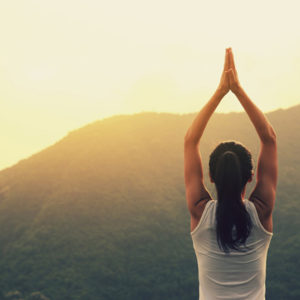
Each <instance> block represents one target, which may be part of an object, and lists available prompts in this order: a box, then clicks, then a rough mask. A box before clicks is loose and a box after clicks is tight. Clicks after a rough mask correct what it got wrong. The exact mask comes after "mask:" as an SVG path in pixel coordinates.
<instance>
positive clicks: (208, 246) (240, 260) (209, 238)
mask: <svg viewBox="0 0 300 300" xmlns="http://www.w3.org/2000/svg"><path fill="white" fill-rule="evenodd" d="M217 203H218V202H217V201H216V200H210V201H208V202H207V204H206V206H205V209H204V211H203V214H202V217H201V219H200V221H199V223H198V225H197V227H196V228H195V229H194V230H193V231H192V232H191V237H192V240H193V246H194V249H195V254H196V257H197V263H198V277H199V298H200V299H201V300H217V299H232V300H234V299H247V300H251V299H253V300H254V299H255V300H263V299H265V280H266V260H267V252H268V248H269V245H270V241H271V238H272V236H273V233H272V232H268V231H267V230H266V229H265V228H264V227H263V226H262V224H261V222H260V220H259V217H258V214H257V211H256V208H255V206H254V204H253V203H252V202H251V201H249V200H248V199H245V200H244V204H245V207H246V209H247V211H248V213H249V214H250V217H251V220H252V223H253V227H252V230H251V233H250V235H249V237H248V239H247V241H246V246H248V247H249V249H245V252H240V251H236V250H231V251H230V253H229V254H226V253H225V252H224V251H222V250H220V248H219V246H218V243H217V239H216V208H217ZM241 248H242V249H243V247H241Z"/></svg>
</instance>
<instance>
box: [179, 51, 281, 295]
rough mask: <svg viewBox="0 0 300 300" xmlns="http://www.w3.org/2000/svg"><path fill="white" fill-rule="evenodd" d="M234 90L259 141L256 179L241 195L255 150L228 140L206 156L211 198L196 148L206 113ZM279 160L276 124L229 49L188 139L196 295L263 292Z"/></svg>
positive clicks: (186, 169) (249, 176)
mask: <svg viewBox="0 0 300 300" xmlns="http://www.w3.org/2000/svg"><path fill="white" fill-rule="evenodd" d="M229 90H231V91H232V92H233V93H234V94H235V95H236V97H237V98H238V100H239V101H240V103H241V105H242V106H243V108H244V109H245V111H246V113H247V115H248V116H249V118H250V120H251V122H252V123H253V125H254V127H255V129H256V131H257V133H258V136H259V139H260V142H261V143H260V154H259V158H258V166H257V176H256V186H255V188H254V190H253V192H252V193H251V195H250V197H249V199H244V196H245V189H246V184H247V182H250V181H251V180H252V177H253V170H252V168H253V165H252V158H251V154H250V152H249V151H248V150H247V149H246V148H245V146H244V145H243V144H241V143H239V142H236V141H224V142H222V143H220V144H219V145H218V146H217V147H216V148H215V150H214V151H213V152H212V153H211V155H210V160H209V175H210V180H211V182H214V183H215V186H216V190H217V200H213V199H212V197H211V196H210V194H209V192H208V190H207V189H206V187H205V185H204V182H203V170H202V163H201V157H200V153H199V151H198V147H199V143H200V139H201V136H202V134H203V131H204V129H205V127H206V124H207V122H208V120H209V118H210V117H211V115H212V114H213V112H214V110H215V109H216V107H217V106H218V104H219V103H220V101H221V100H222V98H223V97H224V96H225V95H226V94H227V93H228V92H229ZM277 165H278V163H277V146H276V134H275V132H274V129H273V128H272V126H271V124H270V123H269V121H268V120H267V118H266V117H265V116H264V114H263V113H262V112H261V110H260V109H259V108H258V107H257V106H256V105H255V104H254V103H253V102H252V101H251V100H250V99H249V97H248V96H247V94H246V93H245V91H244V90H243V88H242V87H241V84H240V82H239V80H238V76H237V71H236V68H235V64H234V59H233V54H232V49H231V48H227V49H226V55H225V63H224V70H223V73H222V77H221V80H220V83H219V86H218V88H217V90H216V92H215V93H214V94H213V96H212V98H211V99H210V100H209V101H208V103H207V104H206V105H205V106H204V107H203V108H202V110H201V111H200V112H199V113H198V115H197V116H196V118H195V120H194V121H193V123H192V125H191V126H190V128H189V129H188V131H187V133H186V135H185V139H184V178H185V186H186V200H187V205H188V209H189V212H190V216H191V237H192V241H193V246H194V250H195V254H196V258H197V263H198V277H199V299H201V300H216V299H231V300H233V299H247V300H249V299H253V300H261V299H265V279H266V259H267V252H268V248H269V244H270V241H271V238H272V236H273V233H272V231H273V223H272V212H273V208H274V203H275V195H276V185H277Z"/></svg>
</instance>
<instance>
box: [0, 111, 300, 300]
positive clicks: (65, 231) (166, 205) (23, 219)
mask: <svg viewBox="0 0 300 300" xmlns="http://www.w3.org/2000/svg"><path fill="white" fill-rule="evenodd" d="M195 116H196V113H193V114H183V115H179V114H178V115H177V114H168V113H153V112H144V113H138V114H134V115H116V116H113V117H110V118H106V119H103V120H99V121H96V122H93V123H90V124H88V125H87V126H85V127H82V128H80V129H77V130H74V131H72V132H70V133H69V134H68V135H67V136H66V137H64V138H63V139H61V140H59V141H58V142H57V143H55V144H53V145H52V146H50V147H48V148H46V149H44V150H43V151H41V152H39V153H36V154H34V155H32V156H31V157H29V158H27V159H24V160H22V161H20V162H19V163H18V164H16V165H14V166H12V167H9V168H6V169H4V170H2V171H1V172H0V228H1V232H0V251H1V257H0V270H1V272H0V291H1V292H2V294H3V295H4V294H6V293H7V292H9V291H19V292H20V293H22V295H23V296H24V297H25V298H26V297H27V295H29V294H30V293H32V292H34V291H40V292H41V293H43V294H44V295H45V296H47V297H48V298H49V299H51V300H60V299H63V300H68V299H70V300H71V299H72V300H76V299H84V300H89V299H93V300H94V299H95V300H98V299H101V300H102V299H105V300H110V299H111V300H119V299H120V300H129V299H130V300H133V299H141V300H147V299H151V300H157V299H164V300H165V299H172V300H175V299H178V300H179V299H180V300H184V299H189V300H191V299H194V300H196V299H198V298H197V297H198V282H197V278H198V277H197V265H196V258H195V255H194V252H193V248H192V241H191V238H190V233H189V229H190V228H189V225H190V224H189V214H188V211H187V207H186V200H185V190H184V179H183V137H184V134H185V132H186V130H187V128H188V127H189V126H190V125H191V123H192V121H193V119H194V118H195ZM267 117H268V119H269V120H270V121H271V123H272V125H273V127H274V128H275V131H276V133H277V140H278V157H279V179H278V188H277V197H276V206H275V211H274V236H273V239H272V242H271V246H270V250H269V256H268V262H267V299H272V300H275V299H276V300H281V299H282V300H289V299H300V286H299V280H300V264H299V253H300V235H299V229H300V221H299V220H300V219H299V212H300V208H299V207H300V202H299V199H300V185H299V182H300V174H299V166H300V163H299V162H300V161H299V160H300V157H299V149H300V148H299V146H300V122H299V119H300V105H297V106H294V107H291V108H289V109H284V110H283V109H279V110H276V111H273V112H270V113H268V114H267ZM230 139H234V140H238V141H240V142H242V143H243V144H244V145H246V146H247V147H248V148H249V149H250V151H251V152H252V154H253V158H254V161H255V164H256V163H257V155H258V151H259V139H258V137H257V134H256V132H255V129H254V127H253V125H252V124H251V122H250V120H249V119H248V117H247V115H246V114H245V113H244V112H243V113H229V114H217V113H216V114H214V115H213V116H212V118H211V120H210V121H209V123H208V125H207V129H206V131H205V133H204V135H203V138H202V143H201V148H200V151H201V156H202V160H203V164H204V172H205V176H206V177H205V178H206V180H205V183H206V185H207V186H208V188H209V190H210V191H211V193H212V194H213V196H214V197H215V196H216V193H215V190H214V186H213V185H212V184H211V183H210V182H209V180H208V167H207V166H208V156H209V154H210V152H211V151H212V150H213V148H214V147H215V146H216V145H217V144H218V143H219V142H220V141H222V140H230ZM255 168H256V166H255ZM254 183H255V180H253V182H251V184H250V185H249V186H248V188H247V192H246V197H247V196H248V195H249V194H250V192H251V190H252V188H253V186H254ZM3 297H4V296H3ZM10 299H12V298H10ZM26 299H27V298H26ZM28 299H29V298H28ZM30 299H31V298H30ZM34 299H36V298H34ZM41 299H42V298H41Z"/></svg>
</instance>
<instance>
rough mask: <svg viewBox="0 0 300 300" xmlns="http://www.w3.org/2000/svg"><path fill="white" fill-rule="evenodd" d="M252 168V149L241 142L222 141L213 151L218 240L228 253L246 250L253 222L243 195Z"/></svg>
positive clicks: (211, 173)
mask: <svg viewBox="0 0 300 300" xmlns="http://www.w3.org/2000/svg"><path fill="white" fill-rule="evenodd" d="M252 169H253V161H252V157H251V153H250V152H249V151H248V150H247V149H246V147H245V146H244V145H243V144H241V143H240V142H236V141H225V142H221V143H220V144H219V145H218V146H217V147H216V148H215V150H214V151H213V152H212V153H211V154H210V159H209V171H210V175H211V179H212V180H213V181H214V182H215V186H216V190H217V197H218V202H217V209H216V231H217V241H218V245H219V248H220V249H222V250H223V251H224V252H226V253H228V252H229V249H235V250H238V251H245V249H244V250H242V249H241V248H240V246H241V245H244V246H245V243H246V240H247V238H248V236H249V235H250V232H251V229H252V226H253V224H252V221H251V218H250V215H249V213H248V212H247V210H246V208H245V205H244V204H243V202H242V195H241V193H242V191H243V188H244V187H245V185H246V183H247V181H248V180H249V179H250V178H251V175H252ZM245 248H247V247H246V246H245Z"/></svg>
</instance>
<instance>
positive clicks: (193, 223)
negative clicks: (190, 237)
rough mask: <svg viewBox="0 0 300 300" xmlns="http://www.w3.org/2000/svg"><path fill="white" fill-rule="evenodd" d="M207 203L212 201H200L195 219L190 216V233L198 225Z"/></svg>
mask: <svg viewBox="0 0 300 300" xmlns="http://www.w3.org/2000/svg"><path fill="white" fill-rule="evenodd" d="M209 201H212V199H205V200H203V201H201V202H200V203H199V204H197V212H198V213H197V217H195V216H193V215H192V214H191V232H192V231H193V230H194V229H195V228H196V227H197V225H198V224H199V222H200V220H201V217H202V215H203V212H204V209H205V207H206V205H207V203H208V202H209Z"/></svg>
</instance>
